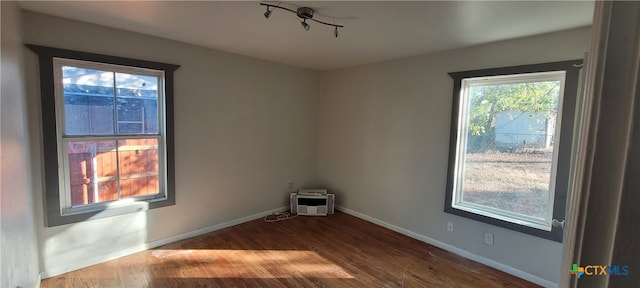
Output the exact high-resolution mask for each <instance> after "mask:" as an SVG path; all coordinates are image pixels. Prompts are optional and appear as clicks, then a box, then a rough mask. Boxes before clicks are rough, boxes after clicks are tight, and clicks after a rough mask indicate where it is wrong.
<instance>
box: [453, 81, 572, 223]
mask: <svg viewBox="0 0 640 288" xmlns="http://www.w3.org/2000/svg"><path fill="white" fill-rule="evenodd" d="M565 77H566V72H565V71H551V72H540V73H524V74H511V75H501V76H485V77H472V78H465V79H463V80H462V87H461V91H460V93H461V95H460V99H461V101H460V103H459V105H460V106H459V108H458V109H459V111H460V113H459V115H458V129H457V131H458V135H457V139H458V142H457V143H456V144H457V145H456V163H455V178H454V182H453V200H452V206H453V207H454V208H456V209H460V210H465V211H468V212H471V213H475V214H479V215H484V216H487V217H491V218H495V219H499V220H503V221H507V222H511V223H515V224H519V225H524V226H528V227H532V228H537V229H541V230H545V231H551V228H552V226H551V223H552V220H553V203H554V198H555V183H556V171H557V163H558V151H559V147H558V145H554V147H553V154H552V162H551V163H552V164H551V175H550V176H551V177H549V178H550V179H549V181H550V182H549V205H548V208H547V213H546V216H545V217H544V218H539V217H533V216H530V215H524V214H520V213H515V212H512V211H508V210H504V209H498V208H494V207H489V206H485V205H479V204H476V203H472V202H465V201H464V200H463V190H464V187H463V186H464V179H465V178H464V168H465V163H466V154H467V153H466V151H467V140H468V135H469V133H468V131H469V119H468V116H469V110H470V99H469V98H470V95H469V94H470V93H469V91H470V89H471V88H472V87H475V86H490V85H504V84H516V83H531V82H545V81H560V90H559V95H558V107H557V109H558V112H557V117H556V119H557V122H556V123H557V124H556V127H555V139H556V143H560V128H561V127H562V123H561V122H562V121H561V119H562V107H563V106H562V105H563V102H564V86H565Z"/></svg>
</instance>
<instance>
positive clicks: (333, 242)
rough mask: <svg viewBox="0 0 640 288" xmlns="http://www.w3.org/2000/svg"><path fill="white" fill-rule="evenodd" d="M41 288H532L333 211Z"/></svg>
mask: <svg viewBox="0 0 640 288" xmlns="http://www.w3.org/2000/svg"><path fill="white" fill-rule="evenodd" d="M41 284H42V287H43V288H48V287H538V286H536V285H534V284H532V283H529V282H527V281H524V280H522V279H519V278H517V277H514V276H511V275H509V274H506V273H503V272H500V271H498V270H495V269H492V268H489V267H487V266H484V265H482V264H479V263H476V262H473V261H470V260H467V259H465V258H462V257H460V256H457V255H455V254H452V253H449V252H447V251H444V250H442V249H439V248H436V247H434V246H431V245H428V244H425V243H423V242H420V241H418V240H415V239H412V238H409V237H406V236H404V235H401V234H399V233H396V232H393V231H391V230H388V229H386V228H383V227H380V226H377V225H375V224H372V223H369V222H366V221H364V220H361V219H358V218H355V217H353V216H350V215H347V214H344V213H340V212H336V214H334V215H329V216H328V217H296V218H293V219H290V220H286V221H281V222H275V223H266V222H264V221H263V220H262V219H259V220H255V221H251V222H247V223H244V224H240V225H237V226H233V227H230V228H227V229H222V230H219V231H215V232H211V233H208V234H204V235H201V236H198V237H195V238H190V239H186V240H183V241H179V242H175V243H171V244H168V245H165V246H162V247H158V248H156V249H151V250H147V251H143V252H140V253H136V254H133V255H129V256H126V257H122V258H119V259H116V260H112V261H109V262H106V263H102V264H98V265H94V266H91V267H87V268H84V269H80V270H77V271H73V272H70V273H66V274H63V275H59V276H56V277H52V278H48V279H45V280H43V281H42V283H41Z"/></svg>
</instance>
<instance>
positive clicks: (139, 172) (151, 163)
mask: <svg viewBox="0 0 640 288" xmlns="http://www.w3.org/2000/svg"><path fill="white" fill-rule="evenodd" d="M118 151H119V158H118V159H119V163H120V179H121V180H120V185H121V186H120V196H121V198H130V197H137V196H142V195H150V194H158V193H159V192H160V186H159V180H158V179H159V178H158V167H159V158H158V139H157V138H147V139H127V140H119V141H118Z"/></svg>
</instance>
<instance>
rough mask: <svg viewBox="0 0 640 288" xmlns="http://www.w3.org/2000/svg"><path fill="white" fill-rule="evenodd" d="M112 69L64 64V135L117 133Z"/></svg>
mask: <svg viewBox="0 0 640 288" xmlns="http://www.w3.org/2000/svg"><path fill="white" fill-rule="evenodd" d="M113 77H114V76H113V72H108V71H100V70H93V69H84V68H78V67H72V66H62V84H63V91H64V123H65V131H64V134H65V135H105V134H114V133H115V131H114V126H113V123H114V109H113V105H114V101H113V100H114V95H113Z"/></svg>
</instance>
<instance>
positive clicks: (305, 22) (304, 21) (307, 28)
mask: <svg viewBox="0 0 640 288" xmlns="http://www.w3.org/2000/svg"><path fill="white" fill-rule="evenodd" d="M300 24H301V25H302V28H304V30H306V31H309V29H311V26H309V24H307V19H304V20H302V22H300Z"/></svg>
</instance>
